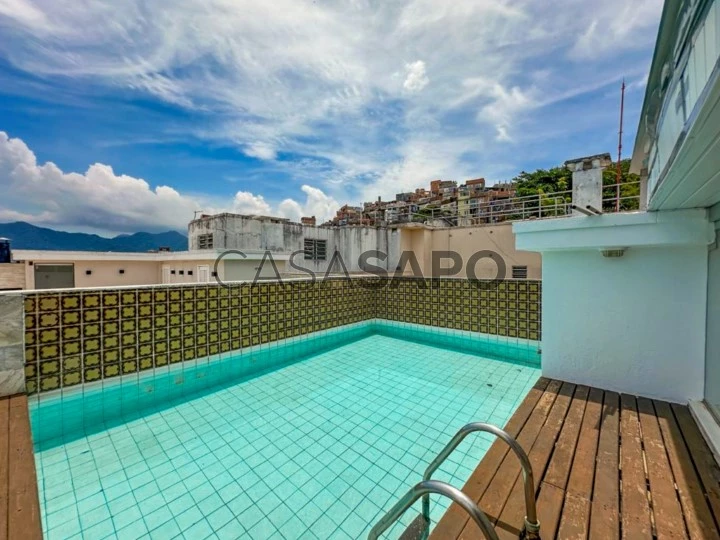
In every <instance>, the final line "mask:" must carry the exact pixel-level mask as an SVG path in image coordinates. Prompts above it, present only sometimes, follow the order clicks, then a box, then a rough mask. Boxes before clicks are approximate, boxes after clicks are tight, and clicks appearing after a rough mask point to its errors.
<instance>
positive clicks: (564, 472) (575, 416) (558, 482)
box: [543, 385, 590, 491]
mask: <svg viewBox="0 0 720 540" xmlns="http://www.w3.org/2000/svg"><path fill="white" fill-rule="evenodd" d="M589 392H590V389H589V388H588V387H587V386H582V385H580V386H578V387H577V389H576V390H575V396H574V397H573V402H572V405H571V406H570V411H569V412H568V414H567V417H566V419H565V424H564V425H563V428H562V431H561V432H560V437H559V438H558V442H557V444H556V445H555V451H554V452H553V455H552V459H551V460H550V465H549V466H548V470H547V472H546V473H545V477H544V478H543V481H544V482H545V483H547V484H552V485H554V486H555V487H557V488H560V489H561V490H563V491H565V488H566V487H567V481H568V478H569V476H570V466H571V464H572V460H573V458H574V457H575V449H576V448H577V441H578V437H579V436H580V427H581V426H582V420H583V416H585V405H586V403H587V398H588V394H589Z"/></svg>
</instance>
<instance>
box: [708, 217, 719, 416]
mask: <svg viewBox="0 0 720 540" xmlns="http://www.w3.org/2000/svg"><path fill="white" fill-rule="evenodd" d="M711 216H712V219H714V220H715V222H714V223H715V227H716V228H720V205H715V207H714V208H713V211H711ZM707 297H708V301H707V322H706V324H707V326H706V336H707V340H706V344H705V400H706V401H707V402H708V403H709V404H710V405H711V406H712V407H713V409H714V410H715V412H716V414H718V415H720V247H718V244H717V243H715V244H714V245H713V246H711V248H710V250H709V251H708V284H707Z"/></svg>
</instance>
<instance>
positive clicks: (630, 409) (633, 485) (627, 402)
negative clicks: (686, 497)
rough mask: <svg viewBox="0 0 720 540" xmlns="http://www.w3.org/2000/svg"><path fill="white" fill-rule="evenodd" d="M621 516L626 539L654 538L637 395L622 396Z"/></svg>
mask: <svg viewBox="0 0 720 540" xmlns="http://www.w3.org/2000/svg"><path fill="white" fill-rule="evenodd" d="M620 430H621V437H622V439H621V445H622V446H621V449H620V470H621V473H622V482H621V484H620V487H621V492H620V501H621V502H620V515H621V521H622V531H623V538H632V539H633V540H634V539H636V538H638V539H640V538H648V539H649V538H652V526H651V524H650V504H649V502H648V493H647V481H646V476H645V464H644V459H643V452H642V444H641V442H640V441H641V436H640V420H639V418H638V414H637V404H636V401H635V397H634V396H629V395H627V394H623V395H622V396H621V397H620Z"/></svg>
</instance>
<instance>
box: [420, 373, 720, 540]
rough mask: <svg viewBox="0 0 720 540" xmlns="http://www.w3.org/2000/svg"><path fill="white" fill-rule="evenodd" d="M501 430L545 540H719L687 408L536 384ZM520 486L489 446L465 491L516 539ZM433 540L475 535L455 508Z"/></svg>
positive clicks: (706, 470) (508, 459) (506, 457)
mask: <svg viewBox="0 0 720 540" xmlns="http://www.w3.org/2000/svg"><path fill="white" fill-rule="evenodd" d="M505 429H506V431H508V432H509V433H510V434H511V435H512V436H514V437H516V438H517V440H518V442H519V443H520V445H521V446H522V447H523V448H524V449H525V450H526V452H528V455H529V457H530V461H531V462H532V466H533V473H534V475H535V482H536V484H537V485H536V488H537V501H538V503H537V504H538V515H539V520H540V525H541V531H540V532H541V535H542V538H543V539H544V540H548V539H551V538H561V539H566V538H588V537H589V538H602V539H612V538H620V537H623V538H632V539H642V538H648V539H650V538H653V537H659V538H688V537H689V538H720V534H719V533H718V518H720V468H718V465H717V463H716V462H715V460H714V458H713V455H712V453H711V451H710V449H709V448H708V446H707V444H706V443H705V440H704V439H703V437H702V435H701V433H700V431H699V429H698V427H697V425H696V424H695V422H694V420H693V418H692V417H691V415H690V411H689V409H688V408H687V407H685V406H681V405H676V404H670V403H666V402H663V401H657V400H651V399H645V398H636V397H634V396H629V395H625V394H622V395H619V394H617V393H615V392H607V391H604V390H600V389H598V388H588V387H587V386H582V385H575V384H571V383H567V382H561V381H557V380H548V379H545V378H542V379H540V380H539V381H538V383H537V384H536V385H535V387H534V388H533V389H532V390H531V391H530V392H529V393H528V395H527V397H526V398H525V400H524V401H523V403H522V404H521V405H520V407H519V408H518V409H517V411H516V412H515V414H514V415H513V417H512V418H511V419H510V420H509V421H508V423H507V425H506V427H505ZM522 487H523V485H522V477H521V475H520V465H519V463H518V460H517V458H516V457H515V455H514V454H512V453H511V452H510V453H508V447H507V445H505V444H504V443H503V442H501V441H496V442H495V443H494V444H493V445H492V447H491V448H490V450H488V452H487V454H486V455H485V457H484V458H483V459H482V461H481V462H480V464H479V465H478V467H477V469H476V470H475V471H474V472H473V473H472V475H471V476H470V478H469V479H468V481H467V483H466V484H465V486H464V487H463V491H464V492H465V493H466V494H467V495H469V496H470V497H471V498H472V499H473V500H475V501H478V502H479V506H480V508H481V509H482V510H483V511H484V512H485V513H486V514H487V515H488V517H489V518H490V520H491V522H493V523H495V527H496V530H497V532H498V535H499V536H500V538H517V537H518V535H519V533H520V529H521V528H522V524H523V518H524V515H525V508H524V499H523V490H522ZM431 538H432V539H434V540H439V539H456V538H462V539H464V540H465V539H470V538H482V534H481V532H480V530H479V529H478V528H477V526H476V525H475V523H473V522H471V521H469V519H468V516H467V514H466V513H465V512H464V511H463V510H462V509H461V508H460V507H458V506H457V505H455V504H453V505H451V506H450V508H448V511H447V512H446V513H445V515H444V516H443V517H442V519H441V520H440V522H439V523H438V525H437V526H436V527H435V529H434V530H433V533H432V535H431Z"/></svg>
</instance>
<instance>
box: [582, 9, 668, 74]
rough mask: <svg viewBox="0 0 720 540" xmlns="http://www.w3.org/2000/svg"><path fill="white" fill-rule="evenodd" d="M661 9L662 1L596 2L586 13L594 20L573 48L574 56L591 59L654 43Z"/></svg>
mask: <svg viewBox="0 0 720 540" xmlns="http://www.w3.org/2000/svg"><path fill="white" fill-rule="evenodd" d="M661 10H662V2H661V1H660V0H636V1H635V2H625V1H623V0H611V1H606V2H598V3H595V4H594V5H593V7H592V9H591V10H590V11H589V13H588V14H587V15H589V16H590V17H591V19H590V20H589V22H588V23H587V24H586V27H585V29H584V30H583V31H582V32H580V33H579V37H578V38H577V40H576V42H575V44H574V45H573V47H572V49H571V51H570V55H571V57H573V58H576V59H578V60H588V59H593V58H599V57H602V56H606V55H608V54H609V53H612V52H616V51H618V50H630V49H636V48H642V47H644V46H647V45H648V44H652V43H653V42H654V40H655V32H653V30H654V29H655V26H656V24H657V23H656V21H657V20H658V17H659V15H660V11H661ZM587 15H586V16H587Z"/></svg>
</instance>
